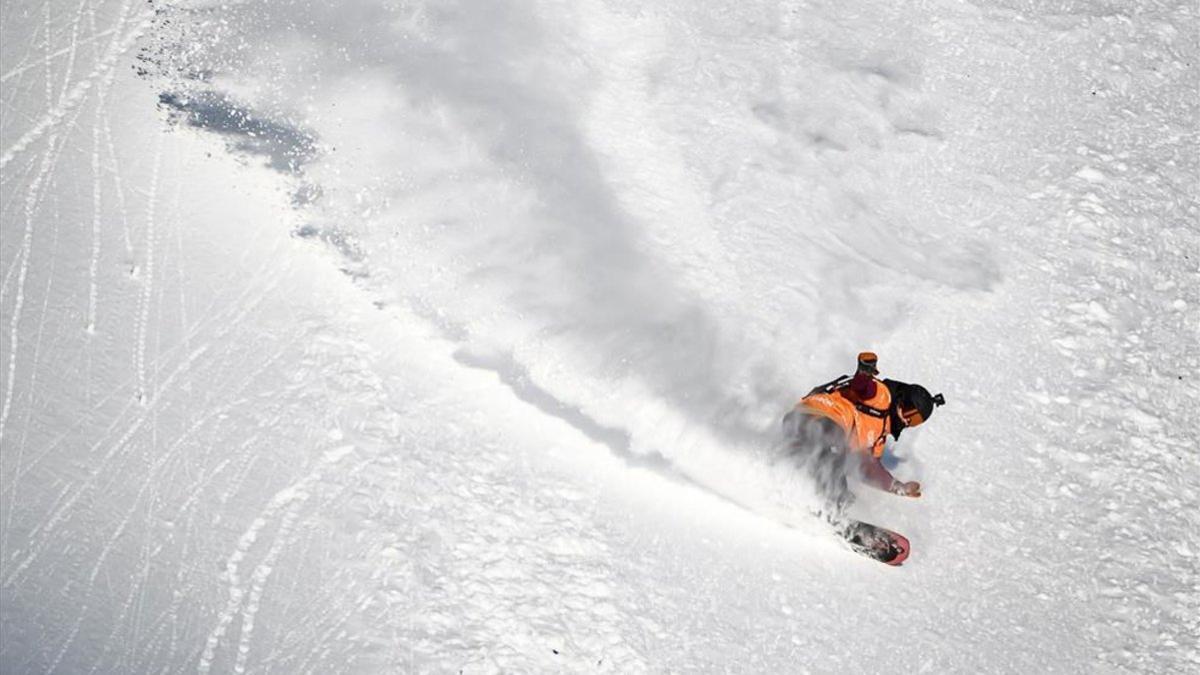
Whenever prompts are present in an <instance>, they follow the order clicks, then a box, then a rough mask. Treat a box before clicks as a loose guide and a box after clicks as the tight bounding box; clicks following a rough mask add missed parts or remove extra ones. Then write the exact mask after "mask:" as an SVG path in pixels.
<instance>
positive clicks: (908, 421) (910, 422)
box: [898, 394, 946, 427]
mask: <svg viewBox="0 0 1200 675" xmlns="http://www.w3.org/2000/svg"><path fill="white" fill-rule="evenodd" d="M932 401H933V406H932V407H931V408H930V409H929V413H930V414H931V415H932V414H933V411H934V410H937V407H938V406H942V405H946V397H945V396H942V395H941V394H938V395H937V396H934V397H933V398H932ZM898 412H899V413H900V419H902V420H904V426H906V427H915V426H920V425H921V424H923V423H924V422H925V419H926V418H925V416H924V415H922V414H921V411H920V410H918V409H916V408H900V409H899V410H898Z"/></svg>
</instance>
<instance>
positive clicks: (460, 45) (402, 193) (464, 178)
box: [163, 2, 791, 456]
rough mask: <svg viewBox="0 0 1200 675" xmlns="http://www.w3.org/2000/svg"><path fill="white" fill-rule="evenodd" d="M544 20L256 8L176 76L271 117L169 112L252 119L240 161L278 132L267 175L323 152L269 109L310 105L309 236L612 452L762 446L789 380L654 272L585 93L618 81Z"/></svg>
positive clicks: (236, 11) (223, 101)
mask: <svg viewBox="0 0 1200 675" xmlns="http://www.w3.org/2000/svg"><path fill="white" fill-rule="evenodd" d="M535 9H536V8H530V7H526V6H519V5H515V4H510V3H503V2H494V3H475V2H472V3H462V4H458V5H455V4H449V5H447V4H445V3H437V4H436V5H434V6H428V7H427V6H423V5H412V6H408V7H407V8H405V9H400V8H395V7H387V6H385V5H384V3H371V2H358V3H352V4H350V5H344V4H341V3H339V4H337V5H330V4H329V3H319V2H314V3H303V2H301V3H288V4H287V5H286V6H284V5H279V4H277V3H265V4H262V5H259V4H249V3H248V4H244V5H241V6H237V7H234V8H232V9H231V10H229V12H230V14H223V15H222V16H221V17H220V21H219V23H220V24H221V25H223V26H225V27H226V32H225V33H224V34H222V35H221V36H220V37H219V38H218V39H216V40H214V42H213V43H212V44H210V45H209V46H208V50H207V51H206V52H203V53H197V54H192V55H191V56H190V57H189V63H188V64H187V65H186V67H184V66H177V68H178V69H179V70H181V71H187V72H205V73H208V74H209V75H207V76H206V78H205V81H204V82H203V83H202V84H200V85H199V86H198V88H199V89H202V90H208V89H209V88H210V87H211V88H214V89H217V90H227V91H232V92H237V93H238V95H239V96H241V97H246V98H248V99H251V100H253V101H254V104H255V105H256V106H257V110H258V111H259V112H252V111H250V110H244V109H242V108H240V107H238V105H233V104H229V103H228V101H229V100H230V99H229V97H228V96H226V95H224V94H213V93H202V94H197V95H193V96H191V97H190V98H184V97H181V96H179V95H177V94H169V95H164V97H163V101H164V104H165V105H169V106H170V107H171V108H173V109H175V110H178V111H180V112H181V113H184V114H186V115H188V119H189V123H190V124H191V125H193V126H199V127H202V128H211V130H213V131H216V132H218V133H222V134H223V135H226V136H229V135H230V130H229V127H230V126H231V124H230V123H227V122H230V120H232V121H234V122H238V124H234V125H232V126H234V127H236V131H237V132H238V134H237V136H236V142H235V143H233V145H235V146H240V145H246V144H247V141H245V140H243V139H242V137H243V136H246V134H245V133H244V131H245V130H244V129H243V128H242V127H244V126H245V121H246V120H250V121H251V122H253V124H254V126H255V129H256V130H259V131H262V132H263V133H251V134H249V137H250V138H251V139H252V140H253V141H254V143H255V145H254V147H249V148H248V149H247V150H246V152H250V153H253V154H259V155H264V156H266V157H267V158H268V161H270V162H271V163H272V165H275V164H281V163H283V162H288V161H295V158H294V157H293V156H292V155H293V154H295V153H294V152H293V151H292V150H289V151H288V152H291V153H292V154H287V156H281V153H282V152H283V150H287V149H289V148H293V149H294V148H297V147H298V148H299V150H300V152H301V154H302V155H303V156H302V157H300V160H301V161H304V162H308V161H309V160H310V155H311V149H312V147H313V146H314V141H313V140H312V139H311V138H310V137H309V136H308V135H307V132H301V131H298V130H297V129H296V127H295V126H294V125H291V124H285V123H274V122H270V121H269V120H268V119H265V118H264V116H265V115H266V114H267V113H263V112H262V111H267V110H273V111H289V112H288V113H287V114H286V115H285V114H283V113H280V114H281V115H283V116H284V117H290V116H291V115H292V114H293V112H295V111H300V114H302V115H303V117H304V118H305V128H306V129H311V130H312V131H313V133H315V134H316V136H317V137H318V138H319V141H317V143H319V144H320V146H321V147H322V148H323V149H324V155H323V156H322V157H321V158H320V159H319V160H317V161H315V162H313V164H312V165H311V166H310V167H306V173H307V174H309V176H310V179H311V180H312V181H313V182H314V183H315V184H317V185H319V192H320V194H321V195H322V199H321V201H320V202H319V203H318V204H317V205H316V206H315V207H314V208H312V210H311V214H312V217H313V218H314V220H315V221H317V223H316V224H314V225H313V226H312V227H311V228H306V230H305V231H306V232H316V231H321V232H330V231H336V232H340V234H338V235H335V236H336V237H340V238H342V239H346V238H349V239H353V240H358V241H361V242H363V248H364V249H365V250H366V251H368V257H369V259H370V260H369V263H368V268H369V270H370V271H369V276H370V277H371V284H372V289H373V290H374V291H376V292H377V293H380V294H382V295H383V296H384V297H385V298H386V302H388V303H400V304H403V305H406V306H408V307H411V308H415V309H417V310H418V311H420V312H422V313H424V314H425V315H426V316H427V317H428V318H430V319H432V320H434V321H435V322H436V323H438V325H440V326H441V327H442V328H443V330H444V331H445V332H446V333H447V334H448V335H450V336H453V337H454V338H455V339H457V340H459V341H460V342H461V343H462V350H461V351H462V359H461V360H463V361H464V362H468V363H472V364H474V365H476V366H480V367H489V368H495V369H496V371H497V372H498V373H500V374H501V375H502V376H503V374H504V372H517V371H520V372H521V373H523V375H522V376H521V378H519V379H521V380H522V381H525V382H527V383H529V386H530V387H531V388H536V390H537V391H538V392H540V394H539V395H538V397H539V398H540V399H545V398H546V397H547V396H550V397H554V398H557V399H558V402H557V403H556V404H554V405H549V406H547V407H548V408H549V409H562V410H567V409H569V410H574V411H575V412H574V413H572V414H571V415H567V416H566V417H565V419H568V421H570V422H572V423H573V424H575V425H576V426H577V427H580V428H581V430H584V431H585V432H587V428H590V427H596V428H601V427H602V428H606V429H610V430H613V431H614V433H604V434H600V436H601V437H603V438H605V439H607V440H606V442H607V443H608V445H610V447H613V448H614V450H617V451H631V452H633V453H634V454H650V455H652V454H665V455H668V456H669V455H673V454H675V453H676V450H677V449H676V448H674V447H672V446H675V445H677V444H678V442H679V440H680V436H681V435H684V434H686V433H688V432H687V430H688V429H698V430H699V432H700V433H702V434H711V435H712V436H713V437H715V438H716V439H719V440H721V441H722V442H723V443H725V444H729V443H731V442H734V443H736V442H738V441H745V442H747V443H748V444H749V445H750V446H763V445H765V444H766V443H767V442H768V439H769V438H770V436H771V435H772V434H773V432H774V429H775V422H774V417H775V416H777V415H778V413H779V409H780V406H781V405H782V404H783V403H784V402H786V401H787V399H788V398H789V397H790V396H791V392H790V391H788V390H787V388H786V387H784V386H781V385H779V384H775V383H773V381H772V379H773V378H774V377H776V376H775V375H774V374H773V373H775V372H776V371H777V370H778V368H777V364H776V363H773V361H772V359H771V358H770V355H769V354H768V353H767V350H766V349H765V348H764V347H763V346H762V345H761V344H758V345H756V344H755V340H753V339H752V338H750V337H749V336H747V335H735V334H731V333H730V332H729V329H728V326H730V325H736V322H735V323H730V322H720V321H718V320H716V319H715V318H714V316H713V315H712V313H711V312H712V309H711V308H712V307H714V306H715V305H714V303H713V302H711V300H710V299H706V298H702V297H700V296H699V295H697V294H696V293H695V292H693V290H692V289H690V288H688V287H687V286H686V285H685V284H683V283H680V282H679V281H678V279H680V278H681V275H680V274H678V271H677V270H672V269H668V268H666V267H665V265H668V264H669V263H665V262H663V261H662V260H660V258H659V257H658V256H656V251H655V247H656V246H661V242H655V241H653V240H652V239H648V238H647V236H646V234H645V233H646V231H647V230H651V231H652V230H653V227H650V226H648V224H647V223H646V222H643V221H641V220H639V218H638V216H635V215H633V214H631V213H630V209H629V207H628V205H627V203H625V202H623V200H622V195H620V194H618V192H617V190H616V189H614V186H613V184H612V180H611V179H610V177H609V176H607V175H606V174H605V167H604V166H603V160H604V157H603V156H602V153H603V151H604V148H603V144H602V143H599V142H598V141H597V139H595V138H592V137H590V136H589V115H591V114H594V111H593V109H592V108H593V106H592V105H591V103H590V99H591V98H592V97H593V96H594V92H595V91H596V89H597V87H598V86H600V81H601V80H604V79H605V78H608V77H610V74H606V73H600V72H597V70H596V66H595V65H594V64H592V63H591V62H592V61H594V59H593V58H592V57H590V56H589V57H588V58H583V56H584V55H582V54H580V55H579V56H580V58H579V59H578V60H577V61H576V62H571V61H570V60H569V57H570V56H571V55H572V53H573V52H576V51H578V50H579V49H584V48H585V47H584V46H578V45H580V43H582V42H586V40H584V38H583V37H581V36H580V35H578V34H573V33H572V29H570V27H571V26H579V25H580V24H581V23H582V19H581V18H580V17H574V18H572V17H554V19H553V21H552V23H553V24H554V25H557V26H559V27H560V28H566V29H567V30H557V31H549V30H547V29H546V28H545V25H546V24H545V23H543V19H544V18H545V17H540V16H538V15H536V14H535ZM554 11H556V12H562V13H571V12H575V11H583V10H573V9H569V8H558V9H556V10H554ZM297 17H304V19H302V20H301V19H297ZM206 20H207V19H206ZM298 21H303V22H304V23H305V24H306V25H307V24H309V23H311V24H312V25H317V26H321V27H322V28H321V30H320V31H316V32H314V31H308V30H304V29H303V26H300V25H297V22H298ZM578 30H582V29H578ZM279 45H287V48H286V49H278V46H279ZM268 46H269V47H268ZM547 53H558V54H563V55H564V61H562V62H553V61H548V60H546V59H545V55H546V54H547ZM348 64H353V68H350V67H348ZM364 64H366V66H369V67H364ZM246 73H254V74H255V75H254V76H253V77H252V79H249V80H248V79H247V78H246V75H245V74H246ZM284 74H286V76H283V75H284ZM289 88H290V89H289ZM214 111H216V112H217V113H222V111H225V113H227V114H214ZM275 132H278V133H275ZM276 137H278V138H276ZM296 139H300V141H302V142H297V140H296ZM281 148H282V149H283V150H281ZM234 149H237V148H236V147H234ZM285 154H286V153H285ZM417 158H420V161H417ZM642 187H643V188H644V189H651V187H650V186H642ZM626 201H627V200H626ZM723 326H725V328H723ZM496 363H504V364H508V365H506V366H505V367H504V368H500V367H498V366H495V365H494V364H496ZM502 371H504V372H502ZM621 391H623V392H624V395H619V394H618V392H621ZM526 393H528V392H526ZM664 418H671V419H672V421H671V422H670V423H666V424H664ZM585 420H586V421H585ZM664 430H669V431H668V432H666V433H665V434H664ZM651 432H653V433H651ZM589 435H592V436H593V437H595V436H596V434H595V433H590V434H589ZM617 439H624V440H623V441H622V440H617Z"/></svg>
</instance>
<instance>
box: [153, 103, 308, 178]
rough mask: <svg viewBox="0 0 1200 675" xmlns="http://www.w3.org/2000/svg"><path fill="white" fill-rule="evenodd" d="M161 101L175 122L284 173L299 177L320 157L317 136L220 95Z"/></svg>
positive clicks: (232, 150)
mask: <svg viewBox="0 0 1200 675" xmlns="http://www.w3.org/2000/svg"><path fill="white" fill-rule="evenodd" d="M158 101H159V104H160V105H161V106H162V107H164V108H166V109H167V110H169V111H170V114H171V116H172V118H173V120H175V121H180V120H182V121H183V123H184V124H186V125H188V126H189V127H193V128H196V129H201V130H204V131H209V132H212V133H215V134H218V135H220V136H222V137H223V138H225V139H226V142H227V143H228V145H229V149H230V151H231V152H234V153H241V154H247V155H252V156H255V157H261V158H263V159H265V160H266V164H267V166H269V167H270V168H272V169H274V170H275V171H278V172H280V173H286V174H293V175H295V174H299V173H300V172H301V170H302V168H303V167H304V165H305V164H307V163H309V162H310V161H312V160H313V158H315V157H316V156H317V144H316V137H315V136H313V135H312V134H311V133H309V132H307V131H305V130H303V129H301V128H300V127H299V126H297V125H294V124H291V123H289V122H285V121H281V120H276V119H270V118H268V117H264V116H261V115H259V114H257V113H255V112H254V111H253V110H251V109H250V108H249V107H246V106H244V105H241V104H239V103H238V102H237V101H234V100H233V99H232V98H230V97H229V96H227V95H225V94H222V93H220V92H217V91H205V90H199V91H192V92H187V93H182V92H163V93H161V94H159V96H158ZM305 194H308V193H307V192H306V193H305Z"/></svg>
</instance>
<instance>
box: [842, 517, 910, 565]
mask: <svg viewBox="0 0 1200 675" xmlns="http://www.w3.org/2000/svg"><path fill="white" fill-rule="evenodd" d="M838 534H840V535H841V536H842V538H843V539H845V540H846V543H847V544H849V545H850V548H851V549H852V550H853V551H855V552H856V553H859V554H862V555H865V556H866V557H868V558H870V559H872V560H878V561H879V562H881V563H886V564H888V565H899V564H901V563H903V562H904V561H905V560H907V559H908V553H909V550H910V546H911V545H910V544H909V542H908V539H907V538H906V537H905V536H904V535H902V534H900V533H899V532H893V531H891V530H889V529H887V528H885V527H879V526H878V525H872V524H870V523H864V522H862V521H860V520H852V521H850V522H849V523H847V524H846V525H845V526H844V527H842V528H841V529H840V530H839V532H838Z"/></svg>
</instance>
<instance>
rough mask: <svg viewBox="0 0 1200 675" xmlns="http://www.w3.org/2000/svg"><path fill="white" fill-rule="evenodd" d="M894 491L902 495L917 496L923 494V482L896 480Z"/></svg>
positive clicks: (893, 485)
mask: <svg viewBox="0 0 1200 675" xmlns="http://www.w3.org/2000/svg"><path fill="white" fill-rule="evenodd" d="M892 493H893V494H898V495H900V496H901V497H912V498H914V499H915V498H917V497H920V496H921V484H920V483H919V482H917V481H915V480H911V481H908V482H904V481H896V482H895V483H893V484H892Z"/></svg>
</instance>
